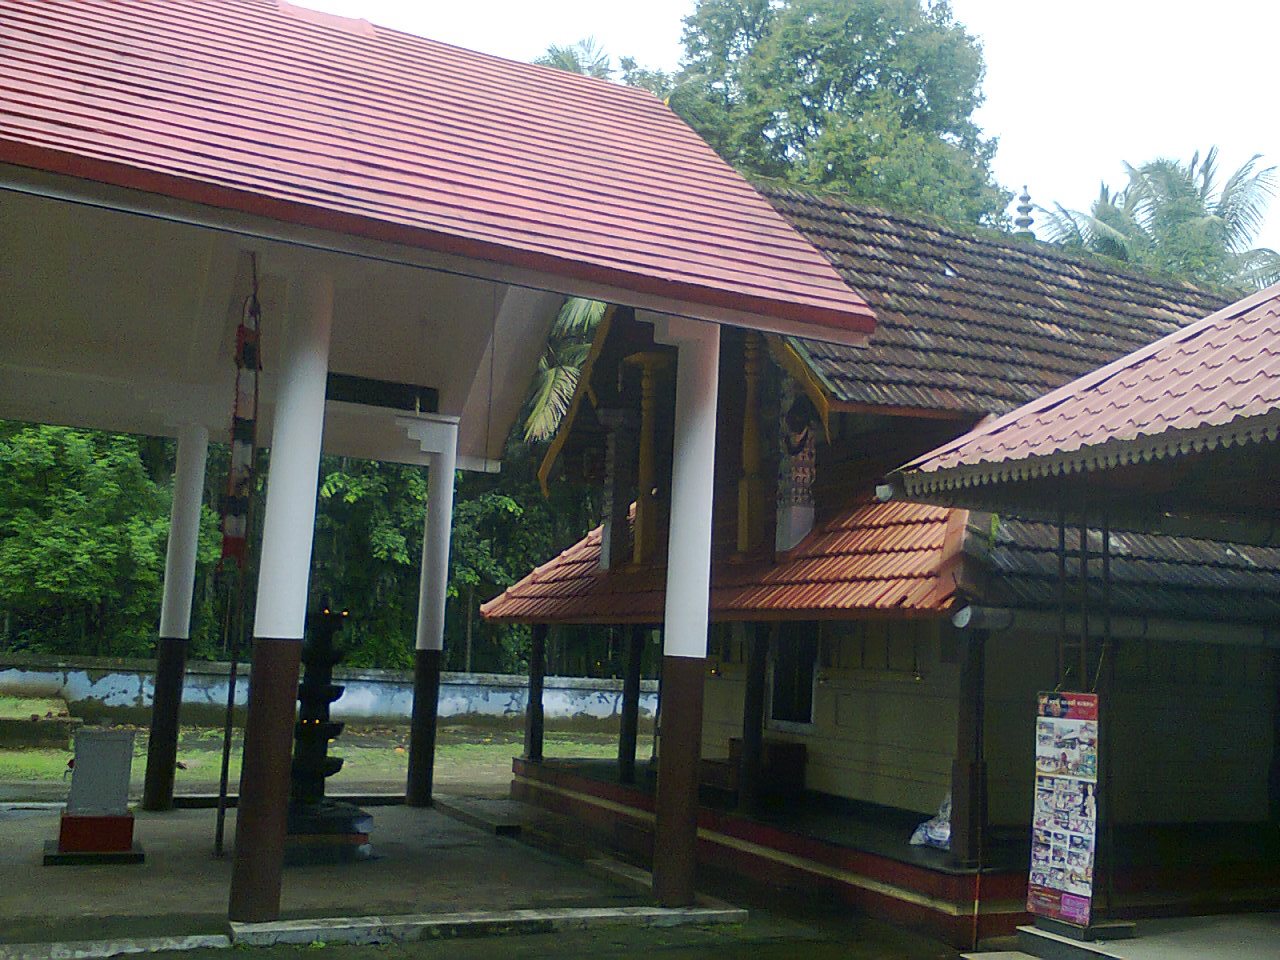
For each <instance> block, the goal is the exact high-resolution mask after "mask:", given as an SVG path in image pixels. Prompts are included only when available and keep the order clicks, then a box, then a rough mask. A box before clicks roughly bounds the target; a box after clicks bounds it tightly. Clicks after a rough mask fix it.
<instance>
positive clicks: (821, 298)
mask: <svg viewBox="0 0 1280 960" xmlns="http://www.w3.org/2000/svg"><path fill="white" fill-rule="evenodd" d="M0 162H6V163H11V164H15V165H18V166H21V167H30V168H36V169H38V170H42V171H46V172H50V173H60V174H68V175H71V176H75V177H80V178H84V179H87V180H92V181H98V182H101V183H106V184H112V185H115V186H120V187H128V188H133V189H138V190H143V191H146V192H149V193H154V194H158V195H161V196H166V197H172V198H177V199H181V200H187V201H193V202H196V203H201V204H205V205H208V206H212V207H217V208H222V209H229V210H234V211H238V212H243V213H252V214H258V215H265V216H269V217H272V218H275V219H277V220H282V221H286V222H289V223H295V224H301V225H305V226H310V227H318V228H322V229H325V230H330V231H335V232H340V233H344V234H348V235H352V236H361V237H370V238H375V239H378V240H385V241H390V242H396V243H403V244H408V245H412V246H417V247H422V248H427V249H430V250H432V251H435V252H439V253H446V254H454V255H460V256H464V257H469V258H473V259H479V260H485V261H491V262H496V263H499V264H504V265H509V266H513V267H518V268H527V269H532V270H538V271H542V272H545V273H549V274H553V275H555V276H561V277H570V278H574V279H578V280H582V281H588V282H592V283H599V284H606V285H609V286H611V287H616V288H619V289H622V290H625V291H632V292H636V293H641V294H647V295H653V296H660V297H663V298H668V299H671V300H676V301H683V302H686V303H696V304H702V305H706V306H711V307H716V308H723V309H728V310H734V311H743V312H746V313H748V314H751V315H754V316H758V317H763V318H769V319H773V320H776V321H782V322H783V323H782V326H784V327H785V326H786V324H788V323H790V324H799V325H803V326H804V329H805V330H806V331H807V333H808V335H812V336H823V335H824V333H830V334H831V335H832V336H833V337H836V338H837V339H841V338H843V339H846V340H848V339H850V336H851V334H854V333H858V332H866V331H868V330H870V329H871V326H872V316H871V312H870V310H869V309H868V308H867V306H866V304H865V303H863V302H862V300H861V298H860V297H859V296H858V295H857V294H856V293H854V292H853V291H852V290H850V289H849V288H848V287H847V285H846V284H845V283H844V282H843V281H842V280H841V278H840V276H839V275H838V274H837V273H836V271H835V270H834V269H833V268H832V266H831V264H830V263H829V262H828V261H827V260H826V259H825V258H823V257H822V256H821V255H820V254H819V253H817V252H816V251H815V250H814V249H813V248H812V247H811V246H810V245H809V244H808V243H806V242H805V241H804V240H803V239H802V238H801V237H800V236H799V234H798V233H797V232H796V231H795V230H794V229H793V228H792V227H791V226H790V225H789V224H787V223H786V221H785V220H783V219H782V218H781V217H780V216H779V215H778V214H777V213H776V212H775V211H774V210H773V208H772V207H770V206H769V204H767V203H765V202H764V201H763V200H762V199H761V198H760V197H759V195H758V194H757V193H756V192H755V191H754V190H753V189H752V187H751V186H750V185H749V184H748V183H747V182H746V181H744V180H743V179H742V177H741V176H739V175H738V174H737V173H736V172H734V171H733V170H732V169H731V168H730V167H729V166H728V164H726V163H724V162H723V161H722V160H720V158H718V157H717V156H716V155H715V153H714V152H713V151H712V150H711V148H710V147H708V146H707V145H706V144H705V143H704V142H703V141H702V140H700V139H699V138H698V137H697V135H696V134H694V133H693V131H692V130H690V129H689V128H688V127H687V126H686V125H685V124H684V123H683V122H682V121H681V120H680V119H679V118H678V117H676V115H675V114H674V113H673V112H672V111H671V110H669V109H668V108H667V107H666V106H665V105H664V104H663V103H662V102H661V101H659V100H658V99H656V98H655V97H653V96H652V95H650V94H648V93H646V92H644V91H641V90H636V89H632V88H628V87H624V86H621V85H619V84H614V83H610V82H608V81H602V80H595V79H592V78H588V77H581V76H576V75H573V74H569V73H565V72H563V71H559V70H552V69H549V68H545V67H538V66H534V65H530V64H522V63H515V62H511V61H507V60H502V59H499V58H496V57H491V56H486V55H483V54H479V53H472V52H470V51H466V50H461V49H458V48H456V47H452V46H448V45H446V44H442V43H436V42H434V41H431V40H425V39H421V38H418V37H415V36H411V35H408V34H404V33H399V32H396V31H393V30H388V29H385V28H383V27H377V26H374V25H372V24H369V23H367V22H365V21H363V20H350V19H346V18H341V17H335V16H329V15H325V14H319V13H316V12H313V11H309V10H305V9H302V8H298V7H294V6H291V5H289V4H287V3H282V2H278V0H163V2H152V0H0Z"/></svg>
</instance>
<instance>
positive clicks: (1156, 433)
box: [900, 286, 1280, 496]
mask: <svg viewBox="0 0 1280 960" xmlns="http://www.w3.org/2000/svg"><path fill="white" fill-rule="evenodd" d="M1278 430H1280V286H1276V287H1271V288H1270V289H1268V290H1264V291H1262V292H1260V293H1257V294H1254V295H1252V296H1249V297H1246V298H1245V299H1243V300H1241V301H1239V302H1238V303H1236V304H1233V305H1231V306H1230V307H1227V308H1226V309H1223V310H1220V311H1218V312H1217V313H1214V314H1212V315H1210V316H1208V317H1206V318H1204V319H1203V320H1201V321H1200V322H1198V323H1195V324H1192V325H1191V326H1189V327H1186V328H1184V329H1182V330H1179V331H1177V332H1175V333H1173V334H1170V335H1169V336H1168V337H1165V338H1164V339H1162V340H1160V341H1158V342H1157V343H1153V344H1151V345H1149V346H1148V347H1146V348H1144V349H1141V350H1138V351H1137V352H1135V353H1133V354H1131V355H1129V356H1126V357H1123V358H1122V359H1120V360H1117V361H1115V362H1114V363H1111V364H1109V365H1107V366H1105V367H1103V368H1102V369H1101V370H1097V371H1095V372H1093V373H1090V374H1088V375H1087V376H1084V377H1081V378H1080V379H1079V380H1077V381H1075V382H1073V383H1070V384H1068V385H1067V386H1064V387H1062V388H1060V389H1058V390H1055V391H1053V392H1051V393H1049V394H1047V395H1046V396H1044V397H1042V398H1040V399H1038V400H1036V401H1034V402H1032V403H1029V404H1027V405H1026V406H1024V407H1021V408H1019V409H1017V410H1015V411H1013V412H1012V413H1009V414H1007V415H1005V416H1004V417H1001V418H999V419H997V420H994V421H992V422H990V423H988V424H985V425H983V426H980V427H978V428H976V429H974V430H972V431H970V432H969V433H967V434H965V435H964V436H962V437H960V438H958V439H956V440H954V441H952V442H950V443H947V444H944V445H943V446H941V447H939V448H938V449H936V450H934V451H932V452H930V453H927V454H925V455H924V456H923V457H920V458H919V459H917V460H915V461H913V462H912V463H910V464H908V465H907V466H906V467H904V468H902V470H901V471H900V474H901V477H902V480H903V484H904V487H905V490H906V493H907V495H908V496H917V495H928V494H930V493H934V492H939V491H945V490H953V489H959V488H962V487H970V486H983V485H988V484H993V483H1000V482H1002V481H1008V480H1019V479H1027V478H1037V477H1046V476H1054V475H1060V474H1070V473H1078V472H1090V471H1094V470H1098V469H1104V468H1107V467H1113V466H1116V465H1117V464H1127V463H1139V462H1147V461H1151V460H1154V459H1162V458H1165V457H1169V456H1172V455H1176V454H1178V453H1185V452H1196V451H1202V450H1213V449H1218V448H1222V447H1230V446H1235V445H1246V444H1251V443H1256V442H1258V441H1262V440H1271V441H1274V440H1275V438H1276V435H1277V431H1278Z"/></svg>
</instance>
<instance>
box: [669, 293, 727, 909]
mask: <svg viewBox="0 0 1280 960" xmlns="http://www.w3.org/2000/svg"><path fill="white" fill-rule="evenodd" d="M655 327H656V329H655V339H657V340H660V341H662V342H665V343H673V344H675V345H676V346H677V348H678V351H679V352H678V357H677V360H676V405H675V406H676V408H675V435H674V442H673V449H674V461H673V463H672V471H671V523H670V533H669V536H668V544H667V583H666V599H665V609H664V615H663V620H664V626H665V629H664V635H663V655H664V656H663V663H662V684H663V697H664V703H663V713H662V752H661V753H660V754H659V756H658V796H657V802H656V809H655V832H654V848H653V891H654V894H655V896H656V897H657V900H658V902H659V903H660V904H662V906H664V907H687V906H690V905H691V904H692V903H693V902H694V900H695V898H696V894H695V889H694V882H695V872H696V871H695V868H696V866H697V845H698V762H699V758H700V756H701V753H702V692H703V680H704V678H705V675H706V668H707V624H708V610H709V606H710V596H711V514H712V502H713V495H714V487H715V446H716V403H717V398H718V392H719V376H720V328H719V327H718V326H716V325H715V324H711V323H703V322H700V321H694V320H684V319H678V318H675V317H662V318H660V319H659V320H658V322H657V323H656V324H655Z"/></svg>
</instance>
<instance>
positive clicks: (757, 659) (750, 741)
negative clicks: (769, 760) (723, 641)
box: [738, 623, 773, 812]
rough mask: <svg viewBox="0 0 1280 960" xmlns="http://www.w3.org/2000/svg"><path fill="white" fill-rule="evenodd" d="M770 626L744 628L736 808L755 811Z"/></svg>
mask: <svg viewBox="0 0 1280 960" xmlns="http://www.w3.org/2000/svg"><path fill="white" fill-rule="evenodd" d="M772 629H773V627H772V624H765V623H753V624H749V625H748V626H747V630H748V633H749V637H750V646H749V648H748V651H747V687H746V692H745V694H744V695H743V700H742V755H741V756H740V757H739V767H738V807H739V809H741V810H743V811H747V812H749V811H751V810H754V809H755V808H756V807H757V806H758V805H759V802H760V788H761V782H760V774H761V768H762V767H763V760H764V692H765V691H764V685H765V673H766V666H767V664H768V660H769V633H770V631H771V630H772Z"/></svg>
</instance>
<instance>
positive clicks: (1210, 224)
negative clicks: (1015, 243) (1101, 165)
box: [1044, 147, 1280, 287]
mask: <svg viewBox="0 0 1280 960" xmlns="http://www.w3.org/2000/svg"><path fill="white" fill-rule="evenodd" d="M1260 160H1261V156H1260V155H1254V156H1253V157H1251V158H1250V159H1249V160H1248V161H1246V162H1245V163H1244V164H1242V165H1241V166H1240V167H1239V168H1238V169H1237V170H1235V171H1234V172H1233V173H1232V174H1231V175H1230V176H1228V177H1227V178H1226V180H1225V181H1222V182H1221V184H1219V174H1218V148H1217V147H1211V148H1210V149H1209V150H1208V151H1207V152H1206V153H1205V154H1204V156H1203V157H1201V155H1200V153H1199V152H1198V151H1197V152H1196V153H1195V154H1194V155H1193V156H1192V157H1191V162H1190V163H1187V164H1182V163H1179V162H1178V161H1176V160H1168V159H1158V160H1152V161H1150V162H1148V163H1144V164H1142V165H1141V166H1137V167H1135V166H1133V165H1131V164H1125V172H1126V174H1127V175H1128V177H1129V182H1128V184H1127V185H1126V186H1125V188H1124V189H1123V190H1119V191H1115V192H1112V191H1111V190H1110V189H1109V188H1108V187H1107V186H1106V184H1103V185H1102V189H1101V190H1100V191H1099V194H1098V198H1097V199H1096V200H1095V201H1094V202H1093V205H1092V207H1091V208H1090V210H1089V212H1088V213H1083V212H1080V211H1076V210H1068V209H1066V208H1065V207H1063V206H1062V205H1061V204H1056V205H1055V209H1054V210H1050V211H1044V212H1045V213H1046V214H1047V216H1048V219H1047V220H1046V227H1047V231H1048V235H1049V239H1050V240H1052V241H1053V242H1055V243H1061V244H1063V245H1065V246H1072V247H1080V248H1083V249H1087V250H1092V251H1094V252H1095V253H1101V254H1105V255H1107V256H1110V257H1113V258H1115V259H1117V260H1124V261H1126V262H1129V263H1136V264H1139V265H1142V266H1145V267H1150V268H1153V269H1156V270H1160V271H1163V272H1166V273H1172V274H1175V275H1177V276H1181V277H1184V278H1186V279H1188V280H1192V281H1195V282H1200V283H1221V284H1229V285H1240V286H1257V287H1263V286H1267V285H1269V284H1271V283H1275V282H1276V281H1277V280H1280V254H1277V253H1276V252H1275V251H1274V250H1270V249H1267V248H1261V247H1260V248H1254V247H1253V246H1252V244H1253V241H1254V239H1255V238H1256V237H1257V234H1258V231H1259V230H1260V229H1261V228H1262V224H1263V219H1264V217H1265V214H1266V209H1267V204H1268V202H1269V201H1270V200H1271V198H1272V196H1274V194H1275V191H1276V186H1277V177H1276V168H1275V167H1274V166H1271V167H1263V168H1260V167H1259V161H1260Z"/></svg>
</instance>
